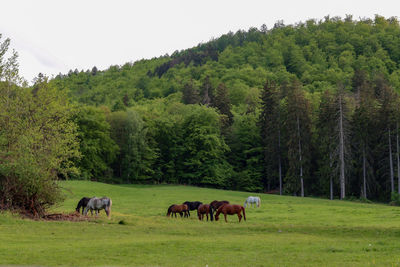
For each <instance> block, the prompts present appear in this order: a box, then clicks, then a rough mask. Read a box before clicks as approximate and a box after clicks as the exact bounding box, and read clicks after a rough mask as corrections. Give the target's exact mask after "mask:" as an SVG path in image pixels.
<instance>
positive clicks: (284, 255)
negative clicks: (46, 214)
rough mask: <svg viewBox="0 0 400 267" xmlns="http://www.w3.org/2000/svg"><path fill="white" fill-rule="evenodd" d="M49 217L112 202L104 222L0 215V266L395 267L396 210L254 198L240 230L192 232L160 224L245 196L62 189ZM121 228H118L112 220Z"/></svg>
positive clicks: (184, 224)
mask: <svg viewBox="0 0 400 267" xmlns="http://www.w3.org/2000/svg"><path fill="white" fill-rule="evenodd" d="M62 185H63V186H64V187H65V188H67V189H68V190H66V194H67V199H66V201H65V202H64V203H63V204H62V206H60V207H57V208H56V209H55V211H65V212H69V211H72V210H73V209H74V208H75V205H76V203H77V202H78V200H79V199H80V198H81V197H83V196H93V195H97V196H103V195H107V196H110V197H111V198H112V199H113V210H112V212H113V213H112V219H111V220H107V219H106V217H105V213H104V212H102V213H101V216H100V218H99V219H98V220H96V221H95V222H76V223H72V222H44V221H31V220H25V219H19V218H17V217H15V216H12V215H10V214H8V213H6V214H0V264H19V265H21V264H22V265H74V266H77V265H81V266H88V265H124V266H126V265H145V266H206V264H208V266H272V265H279V266H305V265H307V266H310V265H314V266H326V265H332V266H337V265H341V266H356V265H357V266H368V265H384V266H389V265H399V264H400V254H399V251H400V242H399V241H400V209H399V208H397V207H390V206H384V205H372V204H359V203H351V202H344V201H328V200H321V199H311V198H304V199H301V198H295V197H280V196H275V195H261V199H262V206H261V208H258V209H256V208H248V209H247V210H246V215H247V221H246V222H242V223H240V224H239V223H238V222H237V217H233V216H229V217H228V221H229V222H228V223H225V222H224V221H223V220H222V221H219V222H213V223H210V222H200V221H198V220H197V219H196V218H195V212H194V213H192V214H193V215H192V217H191V218H190V219H180V218H179V219H175V218H174V219H171V218H167V217H166V216H165V214H166V209H167V207H168V206H169V205H170V204H172V203H181V202H183V201H185V200H200V201H203V202H210V201H212V200H214V199H219V200H222V199H227V200H230V201H231V202H232V203H239V204H243V202H244V200H245V198H246V197H247V196H248V195H250V194H249V193H245V192H233V191H221V190H215V189H203V188H194V187H185V186H117V185H106V184H101V183H92V182H81V181H70V182H64V183H63V184H62ZM122 219H123V220H124V221H126V222H127V224H126V225H120V224H118V222H119V221H120V220H122Z"/></svg>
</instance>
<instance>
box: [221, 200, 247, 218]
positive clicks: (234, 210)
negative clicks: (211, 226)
mask: <svg viewBox="0 0 400 267" xmlns="http://www.w3.org/2000/svg"><path fill="white" fill-rule="evenodd" d="M242 211H243V217H244V220H246V212H245V211H244V208H243V207H242V206H240V205H230V204H225V205H223V206H221V207H219V209H218V210H217V213H216V214H215V220H216V221H218V220H219V214H220V213H221V212H222V213H223V214H224V217H225V222H228V221H227V220H226V215H227V214H228V215H234V214H237V216H238V218H239V222H240V221H241V220H242V215H241V214H240V213H241V212H242Z"/></svg>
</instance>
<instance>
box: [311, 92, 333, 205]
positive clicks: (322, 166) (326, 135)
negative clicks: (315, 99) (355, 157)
mask: <svg viewBox="0 0 400 267" xmlns="http://www.w3.org/2000/svg"><path fill="white" fill-rule="evenodd" d="M335 128H336V110H335V106H334V96H333V94H332V93H331V92H330V91H328V90H327V91H325V93H324V94H323V95H322V97H321V103H320V106H319V110H318V119H317V123H316V132H317V144H318V152H319V161H318V172H319V175H320V177H321V181H320V182H321V184H322V186H323V185H324V184H325V178H326V177H329V198H330V199H331V200H332V199H333V195H334V182H335V181H334V178H335V177H337V175H336V172H335V169H334V168H333V167H334V165H335V158H334V154H335V134H334V133H335ZM336 182H337V181H336Z"/></svg>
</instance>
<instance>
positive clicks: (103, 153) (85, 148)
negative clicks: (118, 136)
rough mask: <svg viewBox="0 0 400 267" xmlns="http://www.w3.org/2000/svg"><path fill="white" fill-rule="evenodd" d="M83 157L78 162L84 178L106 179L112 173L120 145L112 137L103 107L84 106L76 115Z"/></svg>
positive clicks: (77, 164)
mask: <svg viewBox="0 0 400 267" xmlns="http://www.w3.org/2000/svg"><path fill="white" fill-rule="evenodd" d="M75 122H76V124H77V126H78V136H79V141H80V142H79V144H80V152H81V154H82V157H81V159H80V160H79V161H78V162H77V163H76V166H77V167H78V168H79V169H80V173H81V178H82V179H94V180H100V181H101V180H104V179H105V178H106V177H109V176H110V174H111V169H110V165H111V163H112V162H114V160H115V158H116V154H117V152H118V146H117V145H116V143H115V142H114V140H112V139H111V137H110V131H111V130H110V124H109V123H108V122H107V120H106V115H105V112H104V110H103V109H100V108H95V107H90V106H82V107H80V108H79V111H78V113H77V114H76V115H75Z"/></svg>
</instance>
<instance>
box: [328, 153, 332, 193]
mask: <svg viewBox="0 0 400 267" xmlns="http://www.w3.org/2000/svg"><path fill="white" fill-rule="evenodd" d="M332 165H333V162H332V153H330V154H329V168H330V169H331V170H332ZM329 191H330V192H329V193H330V199H331V200H333V175H332V174H331V175H329Z"/></svg>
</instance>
